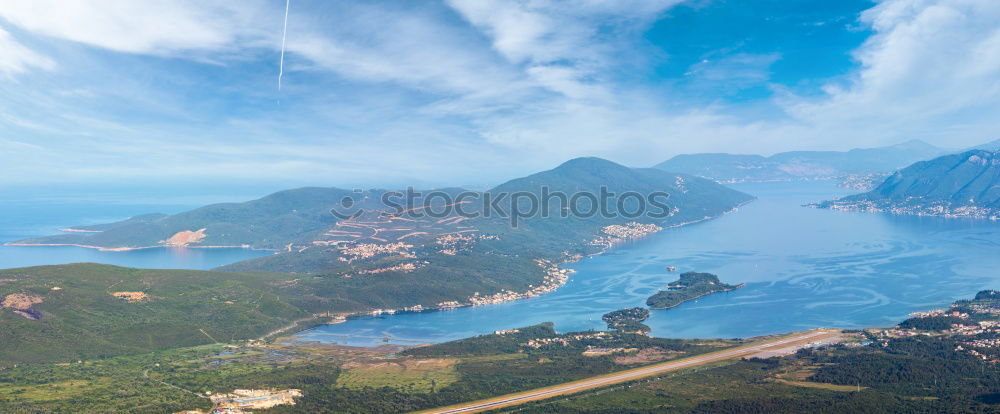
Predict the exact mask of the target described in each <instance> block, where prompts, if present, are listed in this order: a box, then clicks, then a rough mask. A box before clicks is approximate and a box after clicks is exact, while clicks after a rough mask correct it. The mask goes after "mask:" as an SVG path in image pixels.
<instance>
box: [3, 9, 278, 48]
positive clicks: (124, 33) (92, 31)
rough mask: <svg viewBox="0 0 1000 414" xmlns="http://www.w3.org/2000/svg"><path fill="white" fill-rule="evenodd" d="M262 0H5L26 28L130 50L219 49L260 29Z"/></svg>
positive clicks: (6, 15)
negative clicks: (258, 18)
mask: <svg viewBox="0 0 1000 414" xmlns="http://www.w3.org/2000/svg"><path fill="white" fill-rule="evenodd" d="M260 12H261V3H260V2H259V1H256V0H253V1H249V0H248V1H232V2H207V1H198V0H168V1H130V0H32V1H6V2H2V3H0V18H3V19H6V20H7V21H8V22H10V23H12V24H14V25H17V26H19V27H21V28H23V29H25V30H28V31H32V32H35V33H39V34H42V35H46V36H51V37H56V38H62V39H67V40H72V41H75V42H80V43H84V44H88V45H91V46H96V47H101V48H105V49H110V50H115V51H119V52H128V53H142V54H153V55H170V54H173V53H176V52H182V51H189V50H214V49H220V48H223V47H227V46H230V45H232V43H233V42H235V41H236V40H238V39H240V38H242V37H244V36H246V35H249V34H257V33H258V30H259V22H255V23H257V24H250V22H251V21H252V20H254V16H255V15H256V14H258V13H260Z"/></svg>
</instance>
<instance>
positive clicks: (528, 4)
mask: <svg viewBox="0 0 1000 414" xmlns="http://www.w3.org/2000/svg"><path fill="white" fill-rule="evenodd" d="M284 6H285V3H284V1H281V0H269V1H265V0H239V1H194V0H192V1H162V2H134V1H126V0H121V1H116V0H91V1H80V2H61V1H56V0H35V1H31V2H3V3H2V4H0V165H3V169H2V171H3V174H2V176H0V186H8V187H9V186H15V185H22V186H23V185H29V184H30V185H53V184H60V183H61V184H66V183H92V184H93V183H117V184H123V183H124V184H135V183H164V184H170V185H192V186H198V185H208V184H212V185H223V186H224V185H226V184H227V183H247V182H267V183H275V185H278V184H280V185H287V186H295V185H337V186H374V185H382V186H398V185H405V184H413V185H417V186H434V185H476V186H482V185H489V184H492V183H496V182H499V181H502V180H504V179H506V178H510V177H513V176H518V175H523V174H526V173H530V172H533V171H537V170H540V169H545V168H550V167H552V166H554V165H556V164H558V163H560V162H562V161H564V160H566V159H569V158H572V157H576V156H586V155H596V156H601V157H605V158H609V159H612V160H614V161H618V162H622V163H625V164H628V165H633V166H648V165H652V164H655V163H658V162H660V161H663V160H665V159H667V158H669V157H671V156H673V155H676V154H678V153H687V152H709V151H710V152H723V151H725V152H739V153H763V154H768V153H773V152H778V151H785V150H798V149H849V148H852V147H872V146H881V145H890V144H894V143H897V142H902V141H906V140H909V139H923V140H925V141H928V142H931V143H933V144H936V145H940V146H945V147H953V148H960V147H964V146H968V145H973V144H978V143H981V142H986V141H990V140H993V139H996V138H998V137H997V136H996V132H995V131H997V127H998V124H1000V113H998V112H1000V109H998V108H1000V105H998V104H1000V2H997V1H995V0H883V1H879V2H870V1H853V0H843V1H827V0H813V1H806V0H784V1H779V0H648V1H641V0H566V1H554V0H509V1H503V0H481V1H474V0H465V1H462V0H444V1H413V0H409V1H348V0H330V1H310V0H291V7H290V10H291V12H290V15H289V18H288V34H287V41H286V55H285V73H284V79H283V85H282V89H281V90H280V91H279V90H278V88H277V72H278V62H279V61H278V59H279V54H280V46H281V30H282V19H283V17H284V16H283V11H284Z"/></svg>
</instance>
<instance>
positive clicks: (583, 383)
mask: <svg viewBox="0 0 1000 414" xmlns="http://www.w3.org/2000/svg"><path fill="white" fill-rule="evenodd" d="M837 335H840V331H839V330H834V329H816V330H812V331H807V332H802V333H796V334H791V335H787V336H783V337H779V338H775V339H770V340H766V341H762V342H756V343H752V344H749V345H743V346H739V347H736V348H730V349H726V350H723V351H717V352H710V353H707V354H701V355H695V356H692V357H688V358H683V359H678V360H674V361H668V362H663V363H659V364H654V365H650V366H645V367H641V368H635V369H630V370H626V371H620V372H615V373H611V374H605V375H601V376H597V377H592V378H588V379H583V380H579V381H573V382H568V383H565V384H561V385H554V386H551V387H545V388H539V389H535V390H531V391H524V392H518V393H514V394H507V395H504V396H500V397H496V398H491V399H488V400H481V401H474V402H469V403H465V404H459V405H453V406H450V407H442V408H437V409H433V410H427V411H421V413H426V414H432V413H433V414H447V413H475V412H481V411H486V410H493V409H497V408H502V407H510V406H514V405H518V404H523V403H526V402H529V401H538V400H544V399H547V398H552V397H556V396H559V395H567V394H574V393H577V392H581V391H586V390H590V389H594V388H601V387H606V386H609V385H615V384H621V383H624V382H629V381H634V380H637V379H640V378H645V377H651V376H655V375H659V374H663V373H666V372H670V371H676V370H680V369H684V368H691V367H696V366H699V365H705V364H710V363H713V362H718V361H724V360H727V359H735V358H742V357H745V356H750V355H754V354H758V353H761V352H764V351H776V350H781V349H786V348H791V347H800V346H805V345H806V344H808V343H811V342H816V341H821V340H825V339H829V338H831V337H834V336H837Z"/></svg>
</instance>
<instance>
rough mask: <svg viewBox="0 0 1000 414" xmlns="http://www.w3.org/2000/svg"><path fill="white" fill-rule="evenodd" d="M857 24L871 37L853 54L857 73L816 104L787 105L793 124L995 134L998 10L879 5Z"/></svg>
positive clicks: (899, 0) (968, 3)
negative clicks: (970, 128)
mask: <svg viewBox="0 0 1000 414" xmlns="http://www.w3.org/2000/svg"><path fill="white" fill-rule="evenodd" d="M861 21H862V22H863V23H865V24H868V25H870V27H871V28H872V30H874V34H873V35H872V36H871V37H870V38H869V39H868V40H867V41H866V42H865V44H864V45H863V46H862V47H861V48H860V49H858V50H857V51H856V52H855V57H856V59H857V60H858V62H859V63H860V65H861V68H860V69H859V70H858V71H857V72H856V73H855V74H854V75H853V76H851V78H850V79H849V82H848V83H847V84H846V85H844V84H836V83H835V84H831V85H829V86H827V88H826V90H827V92H828V96H826V97H823V98H822V99H820V100H809V101H804V100H793V101H791V102H790V104H789V111H790V113H791V114H793V115H794V116H795V117H796V118H798V119H801V120H804V121H807V122H810V123H814V124H815V125H816V127H817V129H823V128H835V129H836V130H840V131H842V130H845V129H847V128H845V127H855V128H858V129H859V130H862V131H863V130H865V129H867V128H872V129H871V132H874V133H876V134H885V136H899V135H904V134H911V136H920V135H923V134H926V135H936V134H945V135H948V132H949V129H950V128H951V127H952V126H954V125H955V124H960V123H970V122H971V123H972V124H973V125H978V127H974V128H976V129H977V130H978V133H979V134H982V133H984V132H985V131H986V130H988V129H990V128H995V127H996V126H997V122H998V121H997V120H998V119H1000V116H998V114H997V113H996V108H998V107H1000V25H998V24H997V22H1000V2H997V1H994V0H884V1H882V2H880V3H879V4H878V5H877V6H876V7H874V8H872V9H869V10H867V11H865V12H864V13H863V14H862V16H861ZM970 132H972V131H968V130H966V131H964V133H966V134H968V133H970ZM863 135H867V134H863ZM955 138H957V139H959V140H960V139H961V137H955ZM977 138H978V139H982V138H984V136H980V137H977ZM977 138H973V139H977Z"/></svg>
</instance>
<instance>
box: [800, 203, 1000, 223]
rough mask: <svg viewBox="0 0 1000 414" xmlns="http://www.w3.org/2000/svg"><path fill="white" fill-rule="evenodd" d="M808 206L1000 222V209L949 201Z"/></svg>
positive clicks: (818, 204)
mask: <svg viewBox="0 0 1000 414" xmlns="http://www.w3.org/2000/svg"><path fill="white" fill-rule="evenodd" d="M808 206H809V207H823V208H828V209H830V210H836V211H850V212H861V213H889V214H896V215H907V216H930V217H947V218H967V219H984V220H994V221H995V220H1000V209H995V208H988V207H980V206H974V205H955V204H954V203H951V202H948V201H934V202H922V201H920V200H916V199H912V200H907V201H905V202H896V201H892V200H878V201H873V200H837V201H832V202H827V203H817V204H809V205H808Z"/></svg>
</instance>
